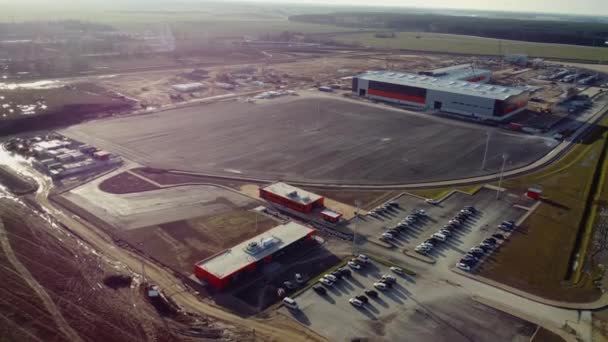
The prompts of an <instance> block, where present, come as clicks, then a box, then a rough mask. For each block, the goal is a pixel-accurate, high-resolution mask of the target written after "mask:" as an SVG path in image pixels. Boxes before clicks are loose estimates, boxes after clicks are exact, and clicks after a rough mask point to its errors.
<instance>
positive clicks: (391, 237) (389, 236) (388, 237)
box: [382, 233, 395, 239]
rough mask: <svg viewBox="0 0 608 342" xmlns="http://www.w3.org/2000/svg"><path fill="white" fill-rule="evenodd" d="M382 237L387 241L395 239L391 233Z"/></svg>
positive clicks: (383, 234)
mask: <svg viewBox="0 0 608 342" xmlns="http://www.w3.org/2000/svg"><path fill="white" fill-rule="evenodd" d="M382 237H383V238H385V239H394V238H395V237H394V236H393V234H391V233H382Z"/></svg>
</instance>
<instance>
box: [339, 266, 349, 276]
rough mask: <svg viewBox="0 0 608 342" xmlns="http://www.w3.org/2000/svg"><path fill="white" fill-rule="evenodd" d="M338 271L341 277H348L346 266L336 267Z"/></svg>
mask: <svg viewBox="0 0 608 342" xmlns="http://www.w3.org/2000/svg"><path fill="white" fill-rule="evenodd" d="M338 272H340V274H342V276H343V277H350V274H351V273H350V270H349V269H348V268H345V267H341V268H339V269H338Z"/></svg>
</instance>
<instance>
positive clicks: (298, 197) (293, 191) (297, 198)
mask: <svg viewBox="0 0 608 342" xmlns="http://www.w3.org/2000/svg"><path fill="white" fill-rule="evenodd" d="M263 190H265V191H268V192H271V193H273V194H275V195H278V196H281V197H283V198H287V199H289V200H292V201H294V202H297V203H300V204H304V205H306V204H309V203H313V202H316V201H317V200H318V199H320V198H321V197H322V196H319V195H317V194H315V193H312V192H309V191H306V190H302V189H300V188H296V187H295V186H291V185H289V184H287V183H283V182H278V183H274V184H270V185H269V186H267V187H265V188H263Z"/></svg>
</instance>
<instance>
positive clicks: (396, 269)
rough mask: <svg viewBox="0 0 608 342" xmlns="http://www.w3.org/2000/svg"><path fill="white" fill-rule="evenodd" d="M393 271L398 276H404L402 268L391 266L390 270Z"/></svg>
mask: <svg viewBox="0 0 608 342" xmlns="http://www.w3.org/2000/svg"><path fill="white" fill-rule="evenodd" d="M390 270H391V271H393V272H395V273H397V274H403V269H402V268H400V267H396V266H391V268H390Z"/></svg>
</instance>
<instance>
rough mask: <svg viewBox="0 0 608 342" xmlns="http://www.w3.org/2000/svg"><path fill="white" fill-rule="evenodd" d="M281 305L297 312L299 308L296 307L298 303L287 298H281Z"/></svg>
mask: <svg viewBox="0 0 608 342" xmlns="http://www.w3.org/2000/svg"><path fill="white" fill-rule="evenodd" d="M283 304H285V306H286V307H287V308H288V309H291V310H298V309H299V308H300V307H299V306H298V303H297V302H296V301H295V300H293V298H289V297H285V298H283Z"/></svg>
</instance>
